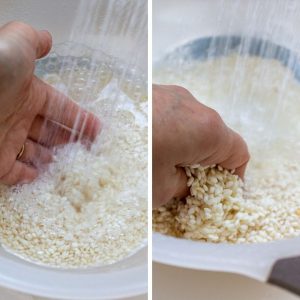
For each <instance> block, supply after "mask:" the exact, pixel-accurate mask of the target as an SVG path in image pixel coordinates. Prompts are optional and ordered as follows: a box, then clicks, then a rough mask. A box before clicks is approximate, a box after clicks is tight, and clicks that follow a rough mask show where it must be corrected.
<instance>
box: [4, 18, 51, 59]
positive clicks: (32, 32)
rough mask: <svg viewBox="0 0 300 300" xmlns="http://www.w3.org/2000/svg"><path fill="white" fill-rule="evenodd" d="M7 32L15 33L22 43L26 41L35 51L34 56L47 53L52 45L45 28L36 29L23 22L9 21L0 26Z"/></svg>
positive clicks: (38, 56)
mask: <svg viewBox="0 0 300 300" xmlns="http://www.w3.org/2000/svg"><path fill="white" fill-rule="evenodd" d="M2 29H4V30H5V31H6V32H7V33H8V34H11V33H13V34H16V36H17V37H18V39H17V40H16V41H19V42H20V44H21V45H22V41H24V40H25V41H26V42H27V44H29V46H31V47H33V50H34V51H35V58H41V57H44V56H45V55H47V54H48V53H49V51H50V49H51V47H52V37H51V34H50V33H49V32H48V31H46V30H36V29H34V28H33V27H31V26H30V25H28V24H26V23H23V22H17V21H14V22H9V23H7V24H6V25H5V26H3V27H2Z"/></svg>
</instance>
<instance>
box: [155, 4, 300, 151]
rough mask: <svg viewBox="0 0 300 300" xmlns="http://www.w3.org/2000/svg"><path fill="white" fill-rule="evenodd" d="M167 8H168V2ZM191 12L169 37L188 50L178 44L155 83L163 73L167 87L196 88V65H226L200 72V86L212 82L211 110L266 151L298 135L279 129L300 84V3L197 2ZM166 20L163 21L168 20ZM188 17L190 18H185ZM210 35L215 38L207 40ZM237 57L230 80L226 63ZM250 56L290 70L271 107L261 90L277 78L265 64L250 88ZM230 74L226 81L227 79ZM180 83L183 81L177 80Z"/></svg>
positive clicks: (182, 11) (157, 69)
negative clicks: (282, 138) (241, 127)
mask: <svg viewBox="0 0 300 300" xmlns="http://www.w3.org/2000/svg"><path fill="white" fill-rule="evenodd" d="M165 2H166V3H168V1H165ZM189 5H190V7H189ZM185 6H186V9H185V8H182V9H179V10H180V13H178V15H180V22H181V23H180V25H179V26H178V27H177V29H176V27H175V26H174V27H173V30H174V31H173V32H172V30H170V32H169V34H170V35H171V36H172V35H174V34H175V32H177V31H178V32H179V34H178V35H179V36H180V38H181V40H183V41H184V43H183V44H184V45H183V46H179V47H178V45H179V44H180V38H178V41H177V42H173V45H174V46H175V48H176V50H175V51H169V53H166V54H165V55H164V56H163V58H161V59H160V60H158V61H157V63H156V64H155V66H154V69H155V72H154V73H155V74H156V76H154V79H155V78H157V79H158V80H160V75H159V73H160V72H161V70H162V69H164V70H166V69H168V76H167V77H168V79H167V82H168V83H169V84H171V83H176V84H180V83H182V84H183V83H184V84H187V83H188V82H189V79H191V80H190V81H193V80H194V82H195V78H192V77H194V76H195V74H192V72H190V70H191V69H192V68H193V67H194V65H195V64H197V63H199V62H200V61H203V62H205V61H206V62H209V61H213V60H215V59H220V60H219V65H218V66H217V67H216V66H214V67H215V69H214V71H213V72H208V73H207V74H201V70H198V71H199V72H200V73H197V76H199V84H201V83H202V82H203V81H201V80H200V79H201V78H204V79H205V80H204V81H206V82H209V84H208V89H209V90H210V91H211V92H210V93H211V94H210V96H209V98H210V99H211V98H214V99H213V101H212V102H210V103H209V104H210V105H211V106H213V107H214V108H216V109H217V110H218V111H219V112H220V113H221V114H222V116H223V117H224V119H225V120H226V121H227V122H228V123H229V124H230V125H233V127H234V126H235V125H236V124H237V123H243V124H244V127H245V128H246V127H247V129H245V130H242V134H243V135H244V136H245V137H246V138H248V136H247V135H250V134H251V135H252V136H253V135H257V136H260V137H261V142H262V147H265V148H268V147H270V143H271V142H272V140H275V139H276V138H277V137H278V135H279V136H282V135H284V134H286V135H289V134H292V135H293V134H294V131H293V130H288V132H286V127H285V126H281V128H279V127H280V126H279V125H280V123H281V125H282V123H284V122H282V121H281V119H282V117H283V116H287V115H286V114H287V112H286V111H285V110H286V109H287V104H288V102H287V101H290V100H289V99H290V97H289V93H290V91H289V89H288V86H289V83H290V82H291V80H292V78H291V76H290V72H292V73H293V76H294V78H296V79H297V80H300V76H299V75H300V73H299V72H300V65H299V58H298V57H299V51H300V39H299V36H298V34H297V28H298V27H299V24H298V23H299V22H298V21H297V20H299V17H300V3H299V1H295V0H289V1H282V0H277V1H260V0H255V1H241V0H230V1H223V0H214V1H210V3H209V4H208V3H206V4H205V3H204V2H203V3H199V4H196V2H193V1H188V3H186V4H185ZM205 9H207V11H208V15H207V16H206V15H205V12H204V13H202V10H203V11H205ZM158 10H159V5H158V4H157V11H156V10H155V5H154V14H155V13H159V12H158ZM179 10H178V11H179ZM168 13H169V14H173V18H174V19H176V16H177V15H176V14H175V9H173V10H172V9H171V12H168ZM166 14H167V12H166ZM161 15H162V16H163V14H161ZM183 15H184V16H187V15H188V16H189V17H188V18H187V17H183ZM162 18H163V17H162ZM211 20H216V22H214V23H212V22H211ZM163 21H164V22H165V24H166V25H169V24H168V22H170V21H169V20H168V19H167V17H166V19H165V20H163ZM205 23H209V25H207V26H206V25H205ZM184 24H185V26H184ZM160 26H162V24H160ZM179 27H180V28H179ZM185 27H186V28H188V30H187V31H186V34H184V29H183V28H185ZM202 27H203V28H202ZM191 28H194V29H191ZM208 32H209V34H207V33H208ZM156 34H159V33H158V32H155V31H154V36H155V35H156ZM185 36H189V37H190V41H188V42H187V40H185V39H186V37H185ZM170 40H172V39H170ZM173 40H175V38H174V39H173ZM173 40H172V41H173ZM181 43H182V42H181ZM234 53H236V54H237V56H236V59H235V62H234V64H233V65H231V72H230V75H228V72H225V70H226V68H227V70H228V61H226V60H225V59H221V58H222V57H223V58H224V57H229V56H231V55H233V54H234ZM249 56H251V57H259V58H261V59H262V61H263V59H265V60H275V61H278V62H280V63H281V64H282V65H283V66H285V67H286V72H285V76H284V77H283V78H282V80H281V82H280V84H279V85H278V86H277V87H276V89H277V93H276V97H275V98H274V99H272V101H267V100H268V99H266V101H262V99H259V98H257V97H256V93H257V90H258V89H259V88H260V87H262V86H267V85H268V81H270V78H271V76H273V75H274V74H271V73H270V72H271V69H270V68H269V66H268V64H263V63H262V64H261V66H259V67H258V68H257V70H258V71H257V74H256V78H252V79H251V82H250V83H249V82H247V83H246V82H245V80H246V75H245V74H246V73H247V71H248V70H247V68H248V67H249V65H248V64H247V60H246V59H245V57H249ZM189 72H190V73H189ZM179 73H182V74H183V75H182V76H181V79H182V81H181V82H180V80H179V79H178V75H177V74H179ZM225 73H226V75H224V74H225ZM176 77H177V79H175V78H176ZM189 77H190V78H189ZM225 81H226V82H227V83H228V84H229V85H228V86H227V93H226V96H225V95H220V93H219V92H218V90H219V89H220V85H222V84H224V82H225ZM245 84H248V85H249V90H248V92H247V95H246V97H245V94H244V93H243V89H244V88H245ZM186 87H188V86H186ZM190 87H191V86H190ZM193 88H194V89H192V90H191V92H192V93H194V94H195V95H196V96H198V98H199V100H200V101H204V102H205V100H206V99H205V97H206V96H204V94H201V93H200V94H199V93H198V94H197V91H196V90H197V87H196V86H194V87H193ZM203 97H204V99H203ZM294 101H295V105H296V104H297V102H298V103H299V101H298V100H297V99H294ZM296 106H297V105H296ZM296 106H295V108H296ZM290 123H291V122H290ZM291 124H292V123H291ZM286 125H287V124H286ZM293 125H294V128H295V127H297V126H299V125H298V124H293Z"/></svg>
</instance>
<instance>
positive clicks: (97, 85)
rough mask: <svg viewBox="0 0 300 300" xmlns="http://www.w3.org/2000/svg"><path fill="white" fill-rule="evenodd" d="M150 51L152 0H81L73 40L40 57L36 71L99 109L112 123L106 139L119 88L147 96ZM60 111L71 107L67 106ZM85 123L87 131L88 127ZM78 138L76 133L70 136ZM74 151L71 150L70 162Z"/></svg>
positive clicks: (89, 107)
mask: <svg viewBox="0 0 300 300" xmlns="http://www.w3.org/2000/svg"><path fill="white" fill-rule="evenodd" d="M146 53H147V1H144V0H140V1H134V2H133V1H126V0H113V1H97V0H91V1H83V0H82V1H80V2H79V5H78V8H77V13H76V16H75V18H74V23H73V26H72V29H71V32H70V38H69V41H68V42H65V43H62V44H58V45H55V46H54V48H53V50H52V52H51V53H50V55H49V56H48V57H46V58H45V59H43V60H41V61H39V62H38V64H37V69H36V73H37V74H38V75H39V76H41V77H43V78H44V79H45V80H46V81H47V82H49V83H51V84H52V85H54V86H55V87H56V88H58V89H59V90H61V91H62V92H64V93H66V94H67V95H68V96H70V97H71V98H73V99H74V100H76V102H78V103H79V104H80V105H81V107H83V108H85V109H87V110H90V111H93V110H96V111H99V114H100V115H101V122H102V123H103V125H104V126H105V128H106V129H107V130H104V131H102V134H101V137H100V138H102V139H103V138H105V137H106V135H108V134H109V130H108V127H109V126H110V119H111V115H112V114H113V113H114V111H115V107H116V106H117V105H118V101H119V99H120V93H125V94H127V96H128V97H130V98H132V99H134V100H135V101H139V100H140V99H142V98H143V99H146V97H147V76H146V67H147V66H146V61H147V60H146ZM104 98H106V100H103V99H104ZM97 103H98V104H97ZM61 114H62V115H64V116H66V115H67V114H68V112H66V111H64V109H63V108H62V109H61ZM79 119H80V115H78V117H77V122H75V126H74V128H73V129H75V130H77V131H78V130H79V128H77V127H78V126H77V125H76V124H78V123H79V122H78V121H79ZM80 129H81V133H82V131H84V129H85V128H84V126H83V127H82V128H80ZM56 134H57V131H53V132H51V134H50V135H49V136H48V139H49V140H53V139H55V136H56ZM43 138H44V137H43ZM44 139H45V138H44ZM74 139H75V134H73V135H72V136H71V139H70V142H73V141H74ZM74 155H76V153H75V152H72V155H70V156H69V157H68V158H67V160H66V162H65V163H67V161H70V160H72V157H74Z"/></svg>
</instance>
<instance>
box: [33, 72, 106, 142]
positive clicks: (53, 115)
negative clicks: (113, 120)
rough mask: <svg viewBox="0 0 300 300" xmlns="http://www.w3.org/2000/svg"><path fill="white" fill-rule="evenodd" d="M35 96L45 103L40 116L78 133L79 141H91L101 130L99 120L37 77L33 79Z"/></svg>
mask: <svg viewBox="0 0 300 300" xmlns="http://www.w3.org/2000/svg"><path fill="white" fill-rule="evenodd" d="M34 89H35V91H34V92H35V94H36V95H38V96H39V97H44V99H45V103H44V105H43V107H42V109H41V111H40V115H42V116H43V117H44V118H46V119H49V120H51V121H53V122H57V123H59V124H61V125H64V126H66V127H68V128H70V129H75V130H76V131H78V132H79V136H80V138H81V139H88V140H90V141H93V140H94V139H95V138H96V136H97V134H98V133H99V132H100V130H101V123H100V121H99V119H98V118H97V117H96V116H95V115H94V114H92V113H90V112H87V111H85V110H84V109H82V108H81V107H80V106H79V105H78V104H76V103H75V102H74V101H72V100H71V99H70V98H69V97H67V96H65V95H64V94H63V93H61V92H59V91H57V90H56V89H54V88H53V87H52V86H50V85H48V84H46V83H44V82H43V81H41V80H40V79H38V78H37V77H35V79H34Z"/></svg>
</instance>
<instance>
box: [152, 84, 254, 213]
mask: <svg viewBox="0 0 300 300" xmlns="http://www.w3.org/2000/svg"><path fill="white" fill-rule="evenodd" d="M249 158H250V155H249V152H248V148H247V145H246V143H245V141H244V140H243V139H242V137H241V136H240V135H239V134H238V133H236V132H234V131H233V130H232V129H230V128H229V127H228V126H226V124H225V123H224V122H223V120H222V119H221V117H220V115H219V114H218V113H217V112H216V111H214V110H213V109H211V108H209V107H207V106H205V105H203V104H201V103H200V102H199V101H197V100H196V99H195V98H194V97H193V95H192V94H191V93H190V92H189V91H187V90H186V89H185V88H183V87H179V86H172V85H153V207H154V208H156V207H159V206H161V205H164V204H166V203H167V202H168V201H170V200H171V199H172V198H174V197H185V196H187V195H188V192H189V191H188V188H187V177H186V175H185V172H184V169H183V168H182V167H183V166H187V165H192V164H201V165H202V166H208V165H213V164H218V165H220V166H222V167H224V168H226V169H229V170H233V169H234V170H235V173H236V174H237V175H238V176H240V177H241V178H243V176H244V173H245V169H246V166H247V163H248V161H249Z"/></svg>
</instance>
